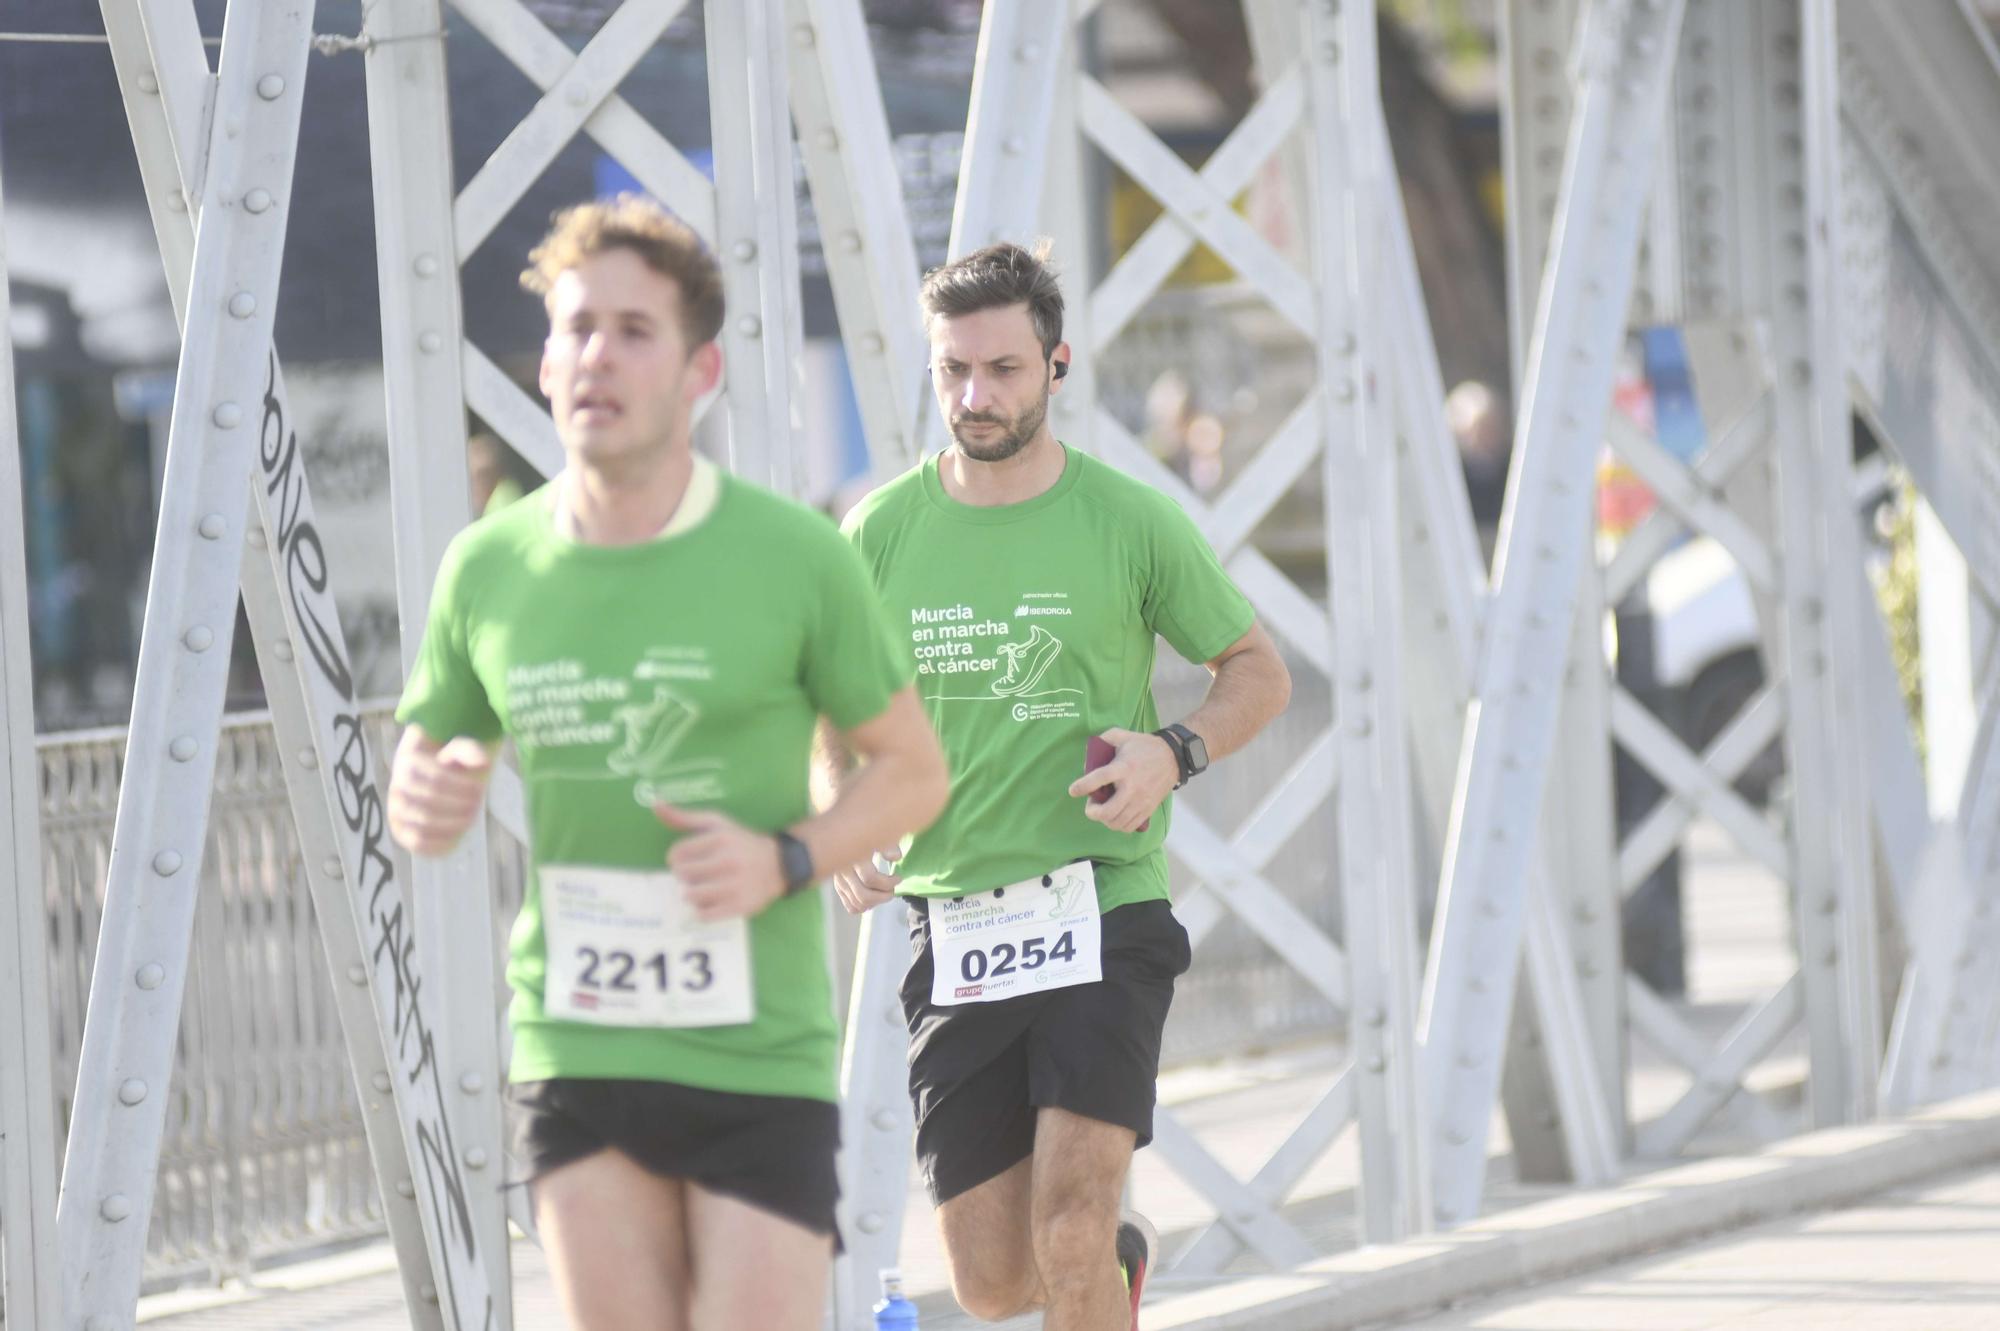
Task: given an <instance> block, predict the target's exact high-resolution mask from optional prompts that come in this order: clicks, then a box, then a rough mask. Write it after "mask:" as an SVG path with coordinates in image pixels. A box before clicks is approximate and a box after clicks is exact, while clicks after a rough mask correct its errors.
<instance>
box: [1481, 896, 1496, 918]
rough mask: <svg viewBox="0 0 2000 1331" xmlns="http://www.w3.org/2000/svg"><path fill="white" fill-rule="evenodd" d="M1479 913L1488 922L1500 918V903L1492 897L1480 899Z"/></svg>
mask: <svg viewBox="0 0 2000 1331" xmlns="http://www.w3.org/2000/svg"><path fill="white" fill-rule="evenodd" d="M1479 913H1480V914H1481V915H1484V916H1485V917H1486V918H1487V919H1489V920H1497V919H1499V918H1500V903H1499V902H1498V901H1497V900H1495V899H1494V898H1492V897H1481V898H1480V900H1479Z"/></svg>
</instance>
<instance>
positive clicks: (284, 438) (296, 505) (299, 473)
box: [257, 351, 354, 703]
mask: <svg viewBox="0 0 2000 1331" xmlns="http://www.w3.org/2000/svg"><path fill="white" fill-rule="evenodd" d="M257 457H258V462H259V464H260V465H261V467H262V468H263V472H264V488H265V492H266V493H267V494H269V495H270V496H271V497H272V498H274V499H276V500H277V501H278V546H279V549H280V550H281V551H282V552H283V554H284V568H285V590H286V591H287V592H288V593H290V595H291V598H292V613H293V614H294V615H295V616H297V619H298V626H299V635H300V636H301V637H302V638H304V639H305V645H306V650H307V651H308V652H310V653H311V654H312V658H313V663H314V664H315V665H317V666H318V667H319V672H320V674H321V675H322V676H323V677H324V678H325V679H326V681H327V683H329V684H331V685H332V686H333V689H334V692H336V693H338V694H339V695H340V698H341V701H343V702H348V703H351V702H353V701H354V672H353V670H352V669H351V668H350V667H349V666H348V664H347V660H346V653H345V652H344V651H343V649H342V647H341V641H340V624H339V621H338V620H337V619H336V620H335V622H334V625H333V627H332V628H331V629H329V628H328V627H327V624H326V621H325V620H323V619H321V618H320V614H319V603H321V602H323V601H324V599H325V597H326V588H327V569H326V547H325V546H323V545H322V544H321V543H320V539H319V530H318V529H317V528H316V527H314V526H313V524H312V523H311V522H307V521H304V520H303V519H302V518H301V516H300V514H301V512H302V511H303V510H304V508H305V499H306V476H305V468H304V465H303V463H302V462H301V461H300V458H301V454H300V452H299V436H298V433H297V432H296V431H288V430H286V428H285V404H284V402H283V401H282V400H281V399H280V398H279V397H278V356H277V353H276V352H275V351H273V352H272V353H271V357H270V371H269V376H268V378H267V379H266V381H265V386H264V421H263V432H262V434H261V436H260V437H259V439H258V441H257Z"/></svg>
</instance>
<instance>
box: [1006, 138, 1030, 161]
mask: <svg viewBox="0 0 2000 1331" xmlns="http://www.w3.org/2000/svg"><path fill="white" fill-rule="evenodd" d="M1000 151H1001V152H1004V153H1006V154H1007V155H1008V156H1009V157H1019V156H1020V155H1021V154H1022V153H1024V152H1026V151H1028V141H1027V140H1026V139H1024V138H1022V137H1021V136H1020V135H1019V134H1009V135H1008V136H1007V137H1006V138H1005V139H1004V140H1002V141H1001V144H1000Z"/></svg>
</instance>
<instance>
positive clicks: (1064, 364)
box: [1054, 360, 1069, 379]
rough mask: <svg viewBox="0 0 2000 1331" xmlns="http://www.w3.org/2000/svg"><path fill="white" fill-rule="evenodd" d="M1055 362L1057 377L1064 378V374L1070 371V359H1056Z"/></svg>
mask: <svg viewBox="0 0 2000 1331" xmlns="http://www.w3.org/2000/svg"><path fill="white" fill-rule="evenodd" d="M1054 364H1055V367H1056V378H1058V379H1060V378H1062V377H1063V376H1064V375H1066V374H1068V373H1069V362H1068V361H1066V360H1059V361H1056V362H1054Z"/></svg>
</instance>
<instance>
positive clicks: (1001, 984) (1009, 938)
mask: <svg viewBox="0 0 2000 1331" xmlns="http://www.w3.org/2000/svg"><path fill="white" fill-rule="evenodd" d="M930 926H931V963H932V976H931V1002H932V1003H934V1004H936V1005H937V1006H939V1007H954V1006H956V1005H958V1004H960V1003H997V1002H999V1001H1000V1000H1001V999H1003V998H1013V997H1014V996H1015V995H1017V994H1029V993H1035V992H1037V991H1040V990H1045V989H1066V988H1068V987H1069V986H1071V985H1075V984H1091V983H1094V982H1095V981H1097V980H1100V979H1103V978H1104V971H1103V967H1102V958H1101V955H1100V944H1099V937H1100V932H1101V929H1100V926H1101V920H1100V917H1099V915H1098V913H1097V876H1096V875H1095V874H1094V873H1092V872H1091V867H1090V864H1089V862H1088V861H1085V862H1083V863H1080V864H1065V865H1063V866H1062V867H1061V868H1060V869H1055V870H1052V871H1050V872H1049V873H1046V874H1043V875H1042V876H1041V877H1039V878H1029V879H1027V880H1025V881H1023V882H1019V883H1013V884H1010V885H1009V886H1007V887H996V888H994V889H993V890H992V891H991V892H980V893H977V894H975V895H973V896H965V897H949V898H939V899H937V900H935V901H932V902H931V903H930Z"/></svg>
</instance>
